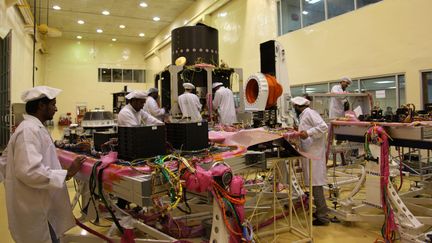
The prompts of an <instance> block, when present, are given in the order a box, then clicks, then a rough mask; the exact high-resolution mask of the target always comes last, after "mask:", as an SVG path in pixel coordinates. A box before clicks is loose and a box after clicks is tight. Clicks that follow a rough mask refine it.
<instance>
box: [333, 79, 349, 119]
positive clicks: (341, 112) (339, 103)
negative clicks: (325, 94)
mask: <svg viewBox="0 0 432 243" xmlns="http://www.w3.org/2000/svg"><path fill="white" fill-rule="evenodd" d="M351 83H352V81H351V79H350V78H348V77H343V78H341V80H340V83H339V84H336V85H335V86H333V87H332V89H331V91H330V93H332V94H346V93H348V91H347V90H346V89H347V88H348V86H349V85H350V84H351ZM345 105H348V100H347V99H346V98H344V97H332V98H330V107H329V118H330V119H336V118H338V117H344V116H345Z"/></svg>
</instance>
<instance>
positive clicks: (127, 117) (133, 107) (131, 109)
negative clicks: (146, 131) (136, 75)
mask: <svg viewBox="0 0 432 243" xmlns="http://www.w3.org/2000/svg"><path fill="white" fill-rule="evenodd" d="M125 98H126V99H127V100H129V104H127V105H126V106H125V107H123V108H122V109H121V111H120V112H119V114H118V117H117V125H118V126H120V127H133V126H140V125H145V126H151V125H158V124H163V122H161V121H160V120H158V119H156V118H155V117H154V116H152V115H150V114H149V113H147V112H146V111H145V110H144V109H143V107H144V104H145V103H146V98H147V93H146V92H144V91H138V90H134V91H132V92H130V93H129V94H127V95H126V97H125Z"/></svg>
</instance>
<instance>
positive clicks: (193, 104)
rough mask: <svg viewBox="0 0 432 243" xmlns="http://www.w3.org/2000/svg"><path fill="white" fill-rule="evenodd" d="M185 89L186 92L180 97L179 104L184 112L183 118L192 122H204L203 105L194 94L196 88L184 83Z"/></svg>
mask: <svg viewBox="0 0 432 243" xmlns="http://www.w3.org/2000/svg"><path fill="white" fill-rule="evenodd" d="M183 88H184V89H185V92H184V93H183V94H182V95H180V96H179V97H178V104H179V107H180V111H181V112H182V117H183V119H190V121H192V122H200V121H201V120H202V117H201V113H200V112H201V108H202V104H201V103H200V100H199V98H198V96H197V95H196V94H194V93H192V91H193V90H194V89H195V86H194V85H193V84H191V83H183Z"/></svg>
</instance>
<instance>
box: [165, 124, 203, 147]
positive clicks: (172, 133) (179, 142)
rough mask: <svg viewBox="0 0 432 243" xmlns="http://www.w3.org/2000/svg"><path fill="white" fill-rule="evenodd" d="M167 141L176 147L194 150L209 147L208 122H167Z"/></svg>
mask: <svg viewBox="0 0 432 243" xmlns="http://www.w3.org/2000/svg"><path fill="white" fill-rule="evenodd" d="M165 126H166V130H167V141H168V142H169V143H171V145H172V146H173V147H174V148H175V149H181V150H183V151H194V150H200V149H204V148H207V147H208V123H207V122H195V123H166V124H165Z"/></svg>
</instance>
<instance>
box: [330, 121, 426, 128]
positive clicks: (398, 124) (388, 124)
mask: <svg viewBox="0 0 432 243" xmlns="http://www.w3.org/2000/svg"><path fill="white" fill-rule="evenodd" d="M331 124H332V125H335V126H363V127H368V126H371V125H372V124H375V125H378V126H383V127H414V126H432V121H415V122H411V123H401V122H366V121H338V120H334V121H331Z"/></svg>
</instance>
